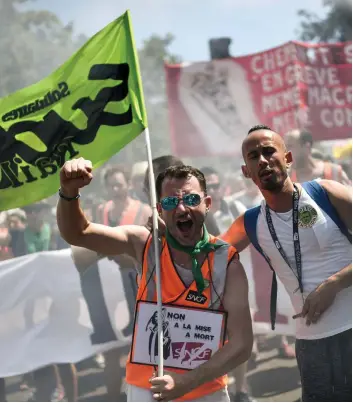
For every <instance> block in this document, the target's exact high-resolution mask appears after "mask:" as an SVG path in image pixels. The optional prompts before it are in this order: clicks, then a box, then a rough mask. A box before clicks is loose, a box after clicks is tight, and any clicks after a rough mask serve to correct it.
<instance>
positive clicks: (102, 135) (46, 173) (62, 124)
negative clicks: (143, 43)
mask: <svg viewBox="0 0 353 403" xmlns="http://www.w3.org/2000/svg"><path fill="white" fill-rule="evenodd" d="M146 127H147V116H146V110H145V105H144V99H143V92H142V84H141V78H140V70H139V65H138V59H137V52H136V49H135V45H134V40H133V34H132V26H131V21H130V15H129V12H128V11H127V12H126V13H125V14H124V15H122V16H121V17H120V18H118V19H116V20H115V21H113V22H112V23H110V24H109V25H108V26H106V27H105V28H104V29H103V30H101V31H100V32H98V33H97V34H96V35H95V36H93V37H92V38H91V39H90V40H89V41H88V42H87V43H86V44H85V45H84V46H83V47H82V48H81V49H80V50H79V51H77V52H76V53H75V54H74V55H73V56H72V57H71V58H70V59H68V60H67V61H66V62H65V63H64V64H63V65H62V66H61V67H59V68H58V69H57V70H56V71H55V72H54V73H52V74H51V75H50V76H48V77H46V78H45V79H43V80H42V81H40V82H38V83H36V84H34V85H32V86H30V87H27V88H24V89H22V90H20V91H17V92H16V93H14V94H11V95H9V96H7V97H5V98H3V99H1V100H0V194H1V196H0V210H7V209H10V208H15V207H21V206H24V205H27V204H30V203H33V202H35V201H37V200H41V199H43V198H45V197H48V196H50V195H52V194H54V193H55V192H56V191H57V190H58V187H59V169H60V167H61V166H62V165H63V164H64V162H65V161H66V160H68V159H71V158H78V157H84V158H85V159H89V160H91V161H92V162H93V165H94V167H98V166H99V165H101V164H103V163H104V162H105V161H107V160H108V159H109V158H110V157H111V156H112V155H114V154H115V153H116V152H118V151H119V150H120V149H122V148H123V147H124V146H125V145H126V144H128V143H129V142H130V141H132V140H133V139H134V138H135V137H137V136H138V135H139V134H141V133H142V132H143V130H144V129H145V128H146Z"/></svg>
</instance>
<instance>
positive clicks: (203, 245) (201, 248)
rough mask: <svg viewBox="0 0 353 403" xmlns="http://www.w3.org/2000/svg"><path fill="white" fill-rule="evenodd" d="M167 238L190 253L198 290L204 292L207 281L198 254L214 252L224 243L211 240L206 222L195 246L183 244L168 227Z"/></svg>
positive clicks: (173, 246)
mask: <svg viewBox="0 0 353 403" xmlns="http://www.w3.org/2000/svg"><path fill="white" fill-rule="evenodd" d="M165 234H166V239H167V242H168V244H169V245H170V246H171V247H172V248H174V249H177V250H180V251H182V252H185V253H187V254H188V255H190V256H191V260H192V274H193V276H194V280H195V282H196V286H197V291H198V293H199V294H202V291H203V290H204V289H205V288H206V287H205V282H204V278H203V276H202V272H201V265H200V264H199V263H198V261H197V256H198V255H199V254H200V253H205V254H206V255H207V254H208V253H209V252H214V251H216V250H217V249H218V248H220V247H221V246H222V245H216V244H214V243H210V242H209V238H210V236H209V234H208V232H207V229H206V226H205V224H204V225H203V236H202V238H201V239H200V240H199V242H197V244H196V245H195V246H184V245H181V244H180V243H179V242H178V241H177V240H176V239H175V238H174V237H173V236H172V235H171V234H170V233H169V232H168V229H166V232H165Z"/></svg>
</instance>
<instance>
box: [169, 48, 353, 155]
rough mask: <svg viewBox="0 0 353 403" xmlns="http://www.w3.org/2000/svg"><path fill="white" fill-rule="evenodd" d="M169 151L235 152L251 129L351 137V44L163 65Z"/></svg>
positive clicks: (322, 137) (317, 137) (318, 137)
mask: <svg viewBox="0 0 353 403" xmlns="http://www.w3.org/2000/svg"><path fill="white" fill-rule="evenodd" d="M165 70H166V78H167V95H168V103H169V112H170V127H171V138H172V148H173V153H174V154H175V155H178V156H184V157H194V156H205V155H210V156H211V155H237V154H239V152H240V144H241V142H242V140H243V139H244V136H246V134H247V131H248V130H249V128H250V127H251V126H253V125H255V124H259V123H262V124H267V125H269V126H270V127H272V128H273V130H275V131H277V132H279V133H281V134H284V133H285V132H287V131H288V130H291V129H294V128H306V129H308V130H309V131H310V132H311V133H312V135H313V138H314V140H333V139H344V138H350V137H351V127H352V111H351V107H352V43H351V42H349V43H348V42H347V43H335V44H319V45H314V44H312V45H308V44H306V43H301V42H289V43H286V44H285V45H283V46H280V47H277V48H274V49H271V50H268V51H265V52H261V53H256V54H253V55H247V56H242V57H234V58H229V59H223V60H213V61H210V62H201V63H191V64H186V63H185V64H182V65H166V67H165Z"/></svg>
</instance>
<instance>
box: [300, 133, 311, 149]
mask: <svg viewBox="0 0 353 403" xmlns="http://www.w3.org/2000/svg"><path fill="white" fill-rule="evenodd" d="M299 143H300V145H302V146H304V145H305V144H306V143H309V144H310V146H312V145H313V136H312V135H311V133H310V132H309V131H307V130H302V131H301V132H300V134H299Z"/></svg>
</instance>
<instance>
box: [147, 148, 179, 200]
mask: <svg viewBox="0 0 353 403" xmlns="http://www.w3.org/2000/svg"><path fill="white" fill-rule="evenodd" d="M177 165H179V166H181V165H184V163H183V161H182V160H181V159H179V158H178V157H174V155H161V156H160V157H157V158H154V159H153V160H152V168H153V172H154V175H155V177H156V178H157V177H158V175H159V174H160V173H162V172H164V171H165V170H166V169H167V168H169V167H170V166H177ZM148 172H149V168H147V170H146V173H145V179H144V181H143V187H144V190H145V192H146V193H148V192H149V190H150V183H149V180H148Z"/></svg>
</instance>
